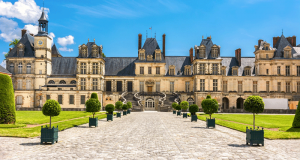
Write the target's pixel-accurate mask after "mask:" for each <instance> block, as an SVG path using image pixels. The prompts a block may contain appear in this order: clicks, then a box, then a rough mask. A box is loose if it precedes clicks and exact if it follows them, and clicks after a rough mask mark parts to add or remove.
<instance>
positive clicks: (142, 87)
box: [140, 82, 144, 92]
mask: <svg viewBox="0 0 300 160" xmlns="http://www.w3.org/2000/svg"><path fill="white" fill-rule="evenodd" d="M140 92H144V82H140Z"/></svg>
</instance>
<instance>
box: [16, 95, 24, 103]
mask: <svg viewBox="0 0 300 160" xmlns="http://www.w3.org/2000/svg"><path fill="white" fill-rule="evenodd" d="M22 104H23V97H22V96H17V105H22Z"/></svg>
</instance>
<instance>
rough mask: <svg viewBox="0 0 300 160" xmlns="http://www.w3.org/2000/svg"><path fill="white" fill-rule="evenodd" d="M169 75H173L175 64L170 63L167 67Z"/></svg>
mask: <svg viewBox="0 0 300 160" xmlns="http://www.w3.org/2000/svg"><path fill="white" fill-rule="evenodd" d="M169 75H170V76H174V75H175V66H174V65H171V66H170V67H169Z"/></svg>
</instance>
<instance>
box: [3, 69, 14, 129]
mask: <svg viewBox="0 0 300 160" xmlns="http://www.w3.org/2000/svg"><path fill="white" fill-rule="evenodd" d="M15 122H16V109H15V96H14V89H13V84H12V80H11V78H10V77H9V76H8V75H5V74H0V124H9V123H15Z"/></svg>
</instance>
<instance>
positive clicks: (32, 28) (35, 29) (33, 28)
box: [24, 24, 39, 35]
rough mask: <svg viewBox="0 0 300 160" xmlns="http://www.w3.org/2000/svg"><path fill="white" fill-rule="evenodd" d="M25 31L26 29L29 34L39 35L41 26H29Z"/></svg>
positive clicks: (26, 26)
mask: <svg viewBox="0 0 300 160" xmlns="http://www.w3.org/2000/svg"><path fill="white" fill-rule="evenodd" d="M24 29H26V30H27V31H28V32H29V33H32V34H34V35H36V34H38V30H39V26H36V25H31V24H27V25H25V26H24Z"/></svg>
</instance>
